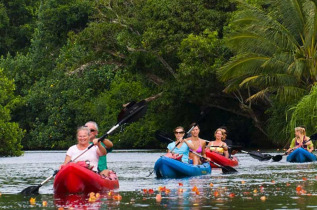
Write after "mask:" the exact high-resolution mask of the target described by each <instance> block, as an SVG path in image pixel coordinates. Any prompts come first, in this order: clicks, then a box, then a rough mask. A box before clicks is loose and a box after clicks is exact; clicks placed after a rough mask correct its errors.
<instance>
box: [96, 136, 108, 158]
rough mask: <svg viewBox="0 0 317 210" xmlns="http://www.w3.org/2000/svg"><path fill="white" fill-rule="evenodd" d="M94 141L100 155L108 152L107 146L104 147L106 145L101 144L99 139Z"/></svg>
mask: <svg viewBox="0 0 317 210" xmlns="http://www.w3.org/2000/svg"><path fill="white" fill-rule="evenodd" d="M93 143H94V145H97V146H98V150H97V152H98V154H99V156H103V155H106V154H107V150H106V148H104V146H102V145H101V143H100V142H99V141H98V139H94V141H93Z"/></svg>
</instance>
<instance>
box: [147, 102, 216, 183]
mask: <svg viewBox="0 0 317 210" xmlns="http://www.w3.org/2000/svg"><path fill="white" fill-rule="evenodd" d="M210 110H211V108H210V107H207V108H205V109H204V110H203V111H202V112H201V113H200V117H199V119H198V120H197V122H195V124H194V125H193V126H192V127H191V128H190V129H189V131H187V133H186V134H185V135H184V136H183V139H184V138H185V136H188V134H190V132H191V131H192V130H193V129H194V128H195V127H196V126H197V125H198V124H199V123H200V122H201V121H202V120H203V119H204V118H205V117H206V115H207V114H208V113H209V111H210ZM179 144H180V141H179V142H178V143H177V144H176V145H175V146H174V148H173V149H172V150H171V151H170V153H172V152H173V151H174V149H175V148H176V147H177V146H178V145H179ZM153 173H154V169H153V170H152V171H151V172H150V173H149V175H147V176H146V177H149V176H151V175H152V174H153Z"/></svg>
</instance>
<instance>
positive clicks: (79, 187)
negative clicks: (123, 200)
mask: <svg viewBox="0 0 317 210" xmlns="http://www.w3.org/2000/svg"><path fill="white" fill-rule="evenodd" d="M117 188H119V181H118V178H117V175H116V174H115V173H114V172H111V173H110V175H109V177H102V176H100V175H99V174H97V173H95V172H93V171H92V170H89V169H87V168H86V167H83V166H81V165H80V164H78V163H69V164H67V165H65V166H64V167H63V168H62V169H61V170H60V171H59V172H58V173H57V175H56V177H55V180H54V192H55V193H56V194H64V193H83V192H84V193H90V192H102V191H107V190H112V189H117Z"/></svg>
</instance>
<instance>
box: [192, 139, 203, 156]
mask: <svg viewBox="0 0 317 210" xmlns="http://www.w3.org/2000/svg"><path fill="white" fill-rule="evenodd" d="M198 141H199V147H198V149H196V151H194V152H197V153H202V151H203V148H202V147H201V143H200V139H198ZM190 151H193V150H192V149H191V150H190Z"/></svg>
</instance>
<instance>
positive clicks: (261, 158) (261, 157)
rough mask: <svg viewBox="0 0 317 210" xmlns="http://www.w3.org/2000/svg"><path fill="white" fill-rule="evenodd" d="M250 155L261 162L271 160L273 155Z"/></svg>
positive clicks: (258, 153)
mask: <svg viewBox="0 0 317 210" xmlns="http://www.w3.org/2000/svg"><path fill="white" fill-rule="evenodd" d="M248 154H249V155H250V156H251V157H253V158H254V159H257V160H259V161H265V160H270V159H271V158H272V156H271V155H268V154H262V153H261V152H249V153H248Z"/></svg>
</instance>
